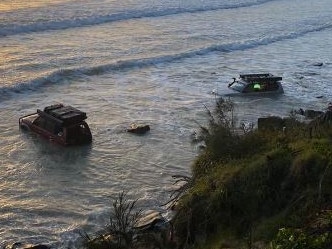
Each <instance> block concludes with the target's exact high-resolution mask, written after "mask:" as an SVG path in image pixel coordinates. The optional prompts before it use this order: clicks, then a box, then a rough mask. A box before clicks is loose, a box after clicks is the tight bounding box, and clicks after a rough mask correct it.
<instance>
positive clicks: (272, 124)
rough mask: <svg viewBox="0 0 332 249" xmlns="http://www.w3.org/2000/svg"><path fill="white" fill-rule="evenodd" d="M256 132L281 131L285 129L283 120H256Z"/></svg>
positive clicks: (276, 118)
mask: <svg viewBox="0 0 332 249" xmlns="http://www.w3.org/2000/svg"><path fill="white" fill-rule="evenodd" d="M257 126H258V130H282V129H283V127H285V120H284V119H283V118H281V117H278V116H270V117H263V118H258V121H257Z"/></svg>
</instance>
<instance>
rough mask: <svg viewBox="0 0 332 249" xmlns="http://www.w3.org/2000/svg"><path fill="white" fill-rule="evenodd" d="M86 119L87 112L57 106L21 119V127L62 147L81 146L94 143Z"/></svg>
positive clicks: (48, 107) (60, 105)
mask: <svg viewBox="0 0 332 249" xmlns="http://www.w3.org/2000/svg"><path fill="white" fill-rule="evenodd" d="M86 118H87V116H86V113H85V112H82V111H80V110H78V109H76V108H74V107H72V106H64V105H63V104H56V105H51V106H47V107H45V108H44V110H43V111H42V110H39V109H37V112H36V113H32V114H28V115H25V116H23V117H21V118H20V119H19V126H20V128H22V129H25V130H29V131H32V132H35V133H37V134H40V135H42V136H43V137H45V138H47V139H49V140H51V141H54V142H56V143H59V144H62V145H81V144H88V143H91V141H92V135H91V131H90V128H89V126H88V124H87V123H86V122H85V121H84V120H85V119H86Z"/></svg>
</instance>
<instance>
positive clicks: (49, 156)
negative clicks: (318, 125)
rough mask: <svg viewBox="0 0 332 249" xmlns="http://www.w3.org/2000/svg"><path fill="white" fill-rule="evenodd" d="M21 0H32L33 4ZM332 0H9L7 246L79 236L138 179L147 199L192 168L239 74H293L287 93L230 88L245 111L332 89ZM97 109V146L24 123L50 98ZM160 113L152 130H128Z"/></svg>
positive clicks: (2, 202)
mask: <svg viewBox="0 0 332 249" xmlns="http://www.w3.org/2000/svg"><path fill="white" fill-rule="evenodd" d="M22 2H23V3H22ZM331 44H332V2H331V1H330V0H320V1H314V0H293V1H288V0H274V1H273V0H270V1H269V0H227V1H226V0H204V1H202V0H190V1H189V0H183V1H175V0H164V1H160V0H135V1H133V0H123V1H115V0H100V1H94V0H84V1H83V0H52V1H51V0H31V1H18V0H2V1H1V3H0V53H1V56H0V72H1V78H0V116H1V122H0V138H1V139H0V162H1V164H0V245H4V244H9V243H13V242H17V241H21V242H26V243H46V244H50V245H51V246H53V247H55V248H68V247H70V248H76V247H78V246H79V243H80V235H79V233H80V231H85V232H88V233H89V234H93V233H95V232H97V231H99V230H100V229H102V228H103V227H104V226H105V225H106V224H107V222H108V218H109V214H110V209H111V198H114V197H116V196H117V195H118V193H120V192H121V191H127V192H128V197H129V198H130V199H139V201H138V205H139V206H140V207H142V208H143V209H157V210H160V211H161V212H164V213H165V215H167V211H166V210H164V208H163V207H162V206H161V205H162V204H163V203H165V202H166V201H167V200H169V195H170V191H171V190H172V189H173V188H174V186H173V183H174V180H173V178H172V176H173V175H178V174H180V175H181V174H182V175H190V171H191V165H192V163H193V161H194V160H195V156H196V155H197V154H198V150H197V148H196V147H195V146H193V145H192V144H191V143H190V135H191V134H192V132H193V131H194V130H195V129H197V128H198V124H204V123H205V122H206V115H205V106H207V107H211V108H212V107H213V105H214V103H215V98H216V96H215V95H214V94H212V93H213V92H218V94H222V93H223V92H224V91H225V90H226V89H227V87H226V86H227V83H228V82H229V81H230V80H231V79H232V77H236V76H237V75H238V74H240V73H258V72H271V73H273V74H276V75H280V76H282V77H283V86H284V90H285V93H284V94H283V95H280V96H270V97H246V96H238V97H234V98H233V99H232V100H233V101H234V103H235V104H236V114H237V115H238V120H239V121H245V122H247V121H248V122H255V121H256V120H257V118H258V117H259V116H267V115H282V116H287V115H288V114H289V112H290V111H291V110H292V109H294V108H310V109H317V110H324V109H325V108H326V107H327V104H328V102H330V101H332V81H331V79H332V61H331V60H332V50H331V48H330V46H331ZM60 102H61V103H65V104H69V105H72V106H74V107H77V108H79V109H81V110H83V111H85V112H87V115H88V119H87V122H88V123H89V125H90V128H91V130H92V134H93V142H92V144H91V145H90V146H82V147H70V148H63V147H61V146H58V145H56V144H52V143H51V142H49V141H47V140H44V139H42V138H40V137H38V136H34V135H32V134H26V133H23V132H21V131H20V130H19V128H18V118H19V117H20V116H22V115H25V114H28V113H32V112H35V111H36V109H37V108H43V107H44V106H46V105H49V104H55V103H60ZM132 123H139V124H149V125H150V127H151V131H150V133H149V134H147V135H146V136H135V135H132V134H128V133H126V132H125V129H126V128H127V127H129V126H130V124H132Z"/></svg>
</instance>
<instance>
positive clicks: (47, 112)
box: [37, 104, 87, 125]
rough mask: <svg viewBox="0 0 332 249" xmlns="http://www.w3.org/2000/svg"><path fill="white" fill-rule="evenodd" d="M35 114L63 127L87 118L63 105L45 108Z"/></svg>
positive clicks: (78, 111)
mask: <svg viewBox="0 0 332 249" xmlns="http://www.w3.org/2000/svg"><path fill="white" fill-rule="evenodd" d="M37 112H38V113H39V114H41V115H43V116H46V117H48V118H51V119H52V120H54V121H56V122H58V123H61V124H63V125H72V124H75V123H79V122H81V121H83V120H85V119H86V118H87V116H86V113H85V112H82V111H80V110H78V109H76V108H74V107H72V106H64V105H63V104H56V105H51V106H47V107H45V108H44V111H41V110H37Z"/></svg>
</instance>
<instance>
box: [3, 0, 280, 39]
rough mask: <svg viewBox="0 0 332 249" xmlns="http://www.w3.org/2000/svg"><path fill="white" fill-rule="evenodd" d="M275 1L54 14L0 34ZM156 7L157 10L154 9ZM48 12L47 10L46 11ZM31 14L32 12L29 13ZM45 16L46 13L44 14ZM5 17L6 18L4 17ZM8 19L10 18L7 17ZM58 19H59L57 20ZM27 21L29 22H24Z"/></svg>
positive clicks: (26, 14)
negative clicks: (88, 13) (67, 14)
mask: <svg viewBox="0 0 332 249" xmlns="http://www.w3.org/2000/svg"><path fill="white" fill-rule="evenodd" d="M271 1H276V0H256V1H252V2H239V3H222V4H221V5H217V6H216V5H214V6H209V5H206V6H194V7H166V8H161V9H158V8H153V9H152V8H145V9H141V10H137V9H136V10H126V11H119V12H117V13H110V14H103V15H97V16H83V17H74V18H73V17H70V18H68V17H67V18H66V17H62V18H61V15H60V16H56V17H53V19H55V20H46V21H38V22H34V21H31V22H30V23H29V22H28V21H26V20H24V21H22V23H16V24H9V25H1V26H0V36H12V35H18V34H24V33H32V32H44V31H49V30H63V29H69V28H79V27H84V26H92V25H99V24H103V23H109V22H118V21H126V20H131V19H137V18H154V17H163V16H169V15H178V14H183V13H197V12H205V11H215V10H222V9H235V8H243V7H250V6H255V5H260V4H265V3H267V2H271ZM156 9H157V10H156ZM47 13H49V12H47ZM31 15H33V14H31ZM24 16H25V17H26V16H29V14H28V13H25V14H24ZM46 16H47V15H46ZM4 19H6V18H4ZM8 19H10V18H8ZM59 19H60V20H59ZM26 23H29V24H26Z"/></svg>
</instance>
